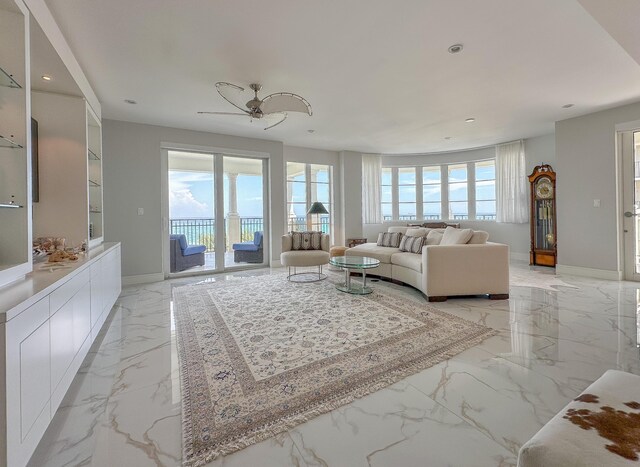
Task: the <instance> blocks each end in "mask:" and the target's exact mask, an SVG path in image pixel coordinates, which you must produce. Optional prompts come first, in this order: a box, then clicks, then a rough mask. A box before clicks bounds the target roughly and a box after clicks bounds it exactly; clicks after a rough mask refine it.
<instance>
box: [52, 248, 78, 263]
mask: <svg viewBox="0 0 640 467" xmlns="http://www.w3.org/2000/svg"><path fill="white" fill-rule="evenodd" d="M77 260H78V255H76V254H75V253H70V252H68V251H64V250H56V251H54V252H53V253H51V254H50V255H49V259H48V262H49V263H62V262H64V261H77Z"/></svg>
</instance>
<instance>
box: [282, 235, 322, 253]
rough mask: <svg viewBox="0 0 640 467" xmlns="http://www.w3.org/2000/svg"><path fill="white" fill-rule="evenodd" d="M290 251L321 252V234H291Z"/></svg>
mask: <svg viewBox="0 0 640 467" xmlns="http://www.w3.org/2000/svg"><path fill="white" fill-rule="evenodd" d="M290 235H291V250H293V251H300V250H322V232H291V233H290Z"/></svg>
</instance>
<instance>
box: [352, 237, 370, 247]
mask: <svg viewBox="0 0 640 467" xmlns="http://www.w3.org/2000/svg"><path fill="white" fill-rule="evenodd" d="M365 243H367V239H366V238H347V246H348V247H349V248H353V247H354V246H356V245H363V244H365Z"/></svg>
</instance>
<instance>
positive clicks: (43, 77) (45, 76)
mask: <svg viewBox="0 0 640 467" xmlns="http://www.w3.org/2000/svg"><path fill="white" fill-rule="evenodd" d="M42 79H43V80H45V81H51V76H49V75H42Z"/></svg>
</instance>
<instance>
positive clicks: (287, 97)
mask: <svg viewBox="0 0 640 467" xmlns="http://www.w3.org/2000/svg"><path fill="white" fill-rule="evenodd" d="M260 110H262V112H263V113H265V114H270V113H275V112H302V113H306V114H308V115H309V116H311V115H313V111H312V110H311V104H309V102H307V100H306V99H305V98H303V97H301V96H298V95H297V94H292V93H290V92H276V93H274V94H269V95H268V96H267V97H265V98H264V99H262V105H261V106H260Z"/></svg>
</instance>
